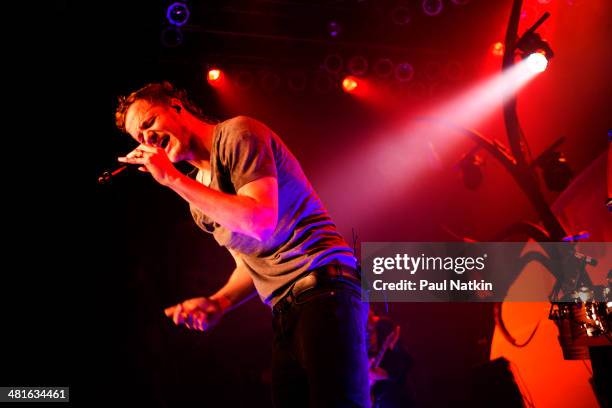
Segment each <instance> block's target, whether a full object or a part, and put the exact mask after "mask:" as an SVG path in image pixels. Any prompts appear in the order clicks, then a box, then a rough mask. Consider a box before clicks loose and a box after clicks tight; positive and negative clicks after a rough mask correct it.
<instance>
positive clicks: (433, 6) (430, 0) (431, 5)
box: [421, 0, 443, 17]
mask: <svg viewBox="0 0 612 408" xmlns="http://www.w3.org/2000/svg"><path fill="white" fill-rule="evenodd" d="M421 7H422V8H423V12H424V13H425V14H427V15H428V16H431V17H433V16H437V15H438V14H440V13H441V12H442V8H443V6H442V0H423V3H421Z"/></svg>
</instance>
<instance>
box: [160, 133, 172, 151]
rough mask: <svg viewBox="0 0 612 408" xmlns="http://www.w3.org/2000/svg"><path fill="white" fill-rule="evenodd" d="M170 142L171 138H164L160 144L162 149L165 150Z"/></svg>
mask: <svg viewBox="0 0 612 408" xmlns="http://www.w3.org/2000/svg"><path fill="white" fill-rule="evenodd" d="M169 142H170V136H168V135H166V136H164V137H163V138H162V140H161V143H160V144H159V145H160V146H161V148H162V149H165V148H166V147H167V146H168V143H169Z"/></svg>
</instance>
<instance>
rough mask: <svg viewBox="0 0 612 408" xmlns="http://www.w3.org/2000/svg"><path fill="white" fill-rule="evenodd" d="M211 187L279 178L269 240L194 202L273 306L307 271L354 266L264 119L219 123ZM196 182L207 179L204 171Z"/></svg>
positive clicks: (205, 224) (196, 214)
mask: <svg viewBox="0 0 612 408" xmlns="http://www.w3.org/2000/svg"><path fill="white" fill-rule="evenodd" d="M210 166H211V167H210V171H211V181H210V185H209V186H210V188H212V189H215V190H219V191H223V192H225V193H229V194H236V192H237V191H238V190H239V189H240V188H241V187H242V186H244V185H245V184H247V183H250V182H251V181H254V180H257V179H259V178H262V177H268V176H272V177H275V178H276V179H277V180H278V222H277V225H276V230H275V231H274V233H273V234H272V236H271V237H270V238H269V239H267V240H266V241H265V242H260V241H258V240H256V239H254V238H251V237H249V236H246V235H244V234H240V233H237V232H232V231H230V230H228V229H227V228H225V227H223V226H222V225H219V224H218V223H217V222H215V221H214V220H212V219H210V218H209V217H207V216H206V215H205V214H203V213H202V211H200V210H199V209H197V208H195V207H194V206H191V207H190V208H191V214H192V215H193V218H194V220H195V222H196V224H197V225H198V226H199V227H200V228H202V229H203V230H204V231H206V232H210V233H212V234H213V235H214V237H215V240H216V241H217V242H218V243H219V245H221V246H225V247H227V248H229V249H232V250H235V251H236V252H238V253H239V256H240V258H241V259H242V260H243V262H244V264H245V265H246V267H247V268H248V270H249V272H250V274H251V276H252V278H253V283H254V284H255V288H256V289H257V292H258V293H259V296H260V298H261V299H262V301H263V302H264V303H266V304H268V305H270V306H272V305H274V303H276V301H278V300H279V299H280V298H281V297H282V295H283V294H285V293H286V292H287V290H288V287H289V286H290V284H291V283H292V282H293V281H294V280H296V279H297V278H298V277H299V276H300V275H302V274H304V273H305V272H306V271H309V270H312V269H315V268H318V267H321V266H324V265H328V264H340V265H346V266H349V267H353V268H354V267H355V264H356V262H355V261H356V260H355V257H354V254H353V251H352V250H351V248H350V247H349V246H348V245H347V244H346V242H345V241H344V239H342V237H341V236H340V234H339V233H338V231H337V229H336V226H335V225H334V223H333V222H332V220H331V219H330V217H329V215H328V213H327V211H326V210H325V208H324V207H323V204H322V203H321V200H319V197H318V196H317V194H316V192H315V191H314V189H313V188H312V186H311V185H310V182H309V181H308V179H306V176H305V175H304V172H303V171H302V168H301V167H300V164H299V163H298V161H297V159H296V158H295V157H294V156H293V154H291V152H290V151H289V149H288V148H287V147H286V146H285V145H284V144H283V142H282V141H281V140H280V138H279V137H278V136H277V135H276V134H275V133H274V132H272V130H270V129H269V128H268V127H266V126H265V125H264V124H262V123H261V122H258V121H256V120H254V119H251V118H248V117H245V116H237V117H235V118H232V119H229V120H227V121H225V122H221V123H219V124H218V125H217V126H216V127H215V129H214V132H213V140H212V148H211V152H210ZM196 180H198V181H199V182H201V183H204V180H203V174H202V172H200V171H199V172H198V173H197V175H196Z"/></svg>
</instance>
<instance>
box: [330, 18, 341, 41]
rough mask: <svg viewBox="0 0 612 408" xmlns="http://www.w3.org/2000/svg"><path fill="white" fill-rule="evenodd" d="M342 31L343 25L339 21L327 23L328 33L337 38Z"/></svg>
mask: <svg viewBox="0 0 612 408" xmlns="http://www.w3.org/2000/svg"><path fill="white" fill-rule="evenodd" d="M341 32H342V26H341V25H340V23H338V22H337V21H330V22H329V23H327V33H328V34H329V35H330V36H331V37H333V38H336V37H338V36H339V35H340V33H341Z"/></svg>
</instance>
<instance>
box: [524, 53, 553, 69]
mask: <svg viewBox="0 0 612 408" xmlns="http://www.w3.org/2000/svg"><path fill="white" fill-rule="evenodd" d="M547 66H548V60H547V59H546V56H545V55H544V54H542V53H539V52H534V53H533V54H530V55H529V56H528V57H527V68H528V69H529V71H531V72H533V73H538V72H544V71H545V70H546V67H547Z"/></svg>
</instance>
